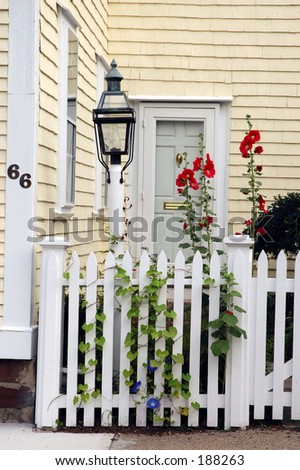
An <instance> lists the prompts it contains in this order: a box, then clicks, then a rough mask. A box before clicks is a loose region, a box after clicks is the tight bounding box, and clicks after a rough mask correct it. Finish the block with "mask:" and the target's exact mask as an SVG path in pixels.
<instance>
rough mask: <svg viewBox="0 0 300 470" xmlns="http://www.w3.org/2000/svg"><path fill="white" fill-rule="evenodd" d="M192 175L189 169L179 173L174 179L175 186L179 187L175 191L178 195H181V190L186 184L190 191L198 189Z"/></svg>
mask: <svg viewBox="0 0 300 470" xmlns="http://www.w3.org/2000/svg"><path fill="white" fill-rule="evenodd" d="M194 175H195V174H194V171H193V170H191V169H189V168H185V169H184V170H183V171H182V172H181V173H179V175H178V176H177V178H176V186H178V187H179V189H177V191H178V193H179V194H181V193H182V189H181V188H183V187H184V186H186V185H187V184H189V185H190V187H191V188H192V189H199V184H198V183H197V180H196V178H195V176H194Z"/></svg>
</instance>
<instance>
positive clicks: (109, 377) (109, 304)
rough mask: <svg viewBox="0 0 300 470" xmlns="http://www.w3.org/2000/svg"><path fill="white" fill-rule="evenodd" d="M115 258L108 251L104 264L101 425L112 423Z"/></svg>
mask: <svg viewBox="0 0 300 470" xmlns="http://www.w3.org/2000/svg"><path fill="white" fill-rule="evenodd" d="M114 275H115V258H114V256H113V254H112V253H111V252H110V253H108V255H107V258H106V261H105V265H104V299H103V312H104V314H105V315H106V319H105V322H104V323H103V336H104V338H105V343H104V345H103V349H102V354H103V362H102V401H101V403H102V409H101V424H102V426H111V425H112V400H113V354H114V349H113V344H114V316H115V289H114Z"/></svg>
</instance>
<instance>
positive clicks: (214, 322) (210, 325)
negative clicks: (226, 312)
mask: <svg viewBox="0 0 300 470" xmlns="http://www.w3.org/2000/svg"><path fill="white" fill-rule="evenodd" d="M222 324H223V322H222V320H220V318H217V319H216V320H212V321H210V322H208V325H207V326H208V328H213V329H214V330H215V329H218V328H220V326H222Z"/></svg>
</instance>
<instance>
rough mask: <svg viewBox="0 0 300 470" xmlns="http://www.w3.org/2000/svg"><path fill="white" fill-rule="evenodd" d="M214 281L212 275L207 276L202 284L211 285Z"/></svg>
mask: <svg viewBox="0 0 300 470" xmlns="http://www.w3.org/2000/svg"><path fill="white" fill-rule="evenodd" d="M215 282H216V280H215V279H213V278H212V277H207V278H206V279H204V281H203V284H204V285H205V286H210V285H213V284H214V283H215Z"/></svg>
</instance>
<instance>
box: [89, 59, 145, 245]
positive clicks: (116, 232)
mask: <svg viewBox="0 0 300 470" xmlns="http://www.w3.org/2000/svg"><path fill="white" fill-rule="evenodd" d="M116 67H117V64H116V62H115V61H114V60H113V61H112V63H111V70H110V71H109V72H108V74H107V75H106V77H105V79H106V81H107V91H104V92H103V93H102V95H101V98H100V101H99V104H98V108H97V109H94V110H93V121H94V127H95V136H96V146H97V154H98V159H99V161H100V163H101V164H102V165H103V166H104V168H105V170H106V179H107V182H108V183H110V184H109V193H108V209H109V221H110V232H111V236H112V237H113V240H114V242H113V249H114V251H115V253H116V254H120V253H122V252H123V251H124V250H123V245H124V243H123V240H124V231H125V226H124V222H125V217H124V209H123V208H124V184H123V183H124V178H123V174H124V171H125V169H126V168H127V167H128V166H129V165H130V163H131V162H132V160H133V146H134V128H135V122H136V119H135V111H134V109H133V108H131V107H130V105H129V103H128V99H127V96H126V93H125V92H124V91H121V81H122V80H123V77H122V75H121V74H120V72H119V71H118V70H117V68H116ZM107 157H109V163H107V160H106V158H107Z"/></svg>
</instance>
